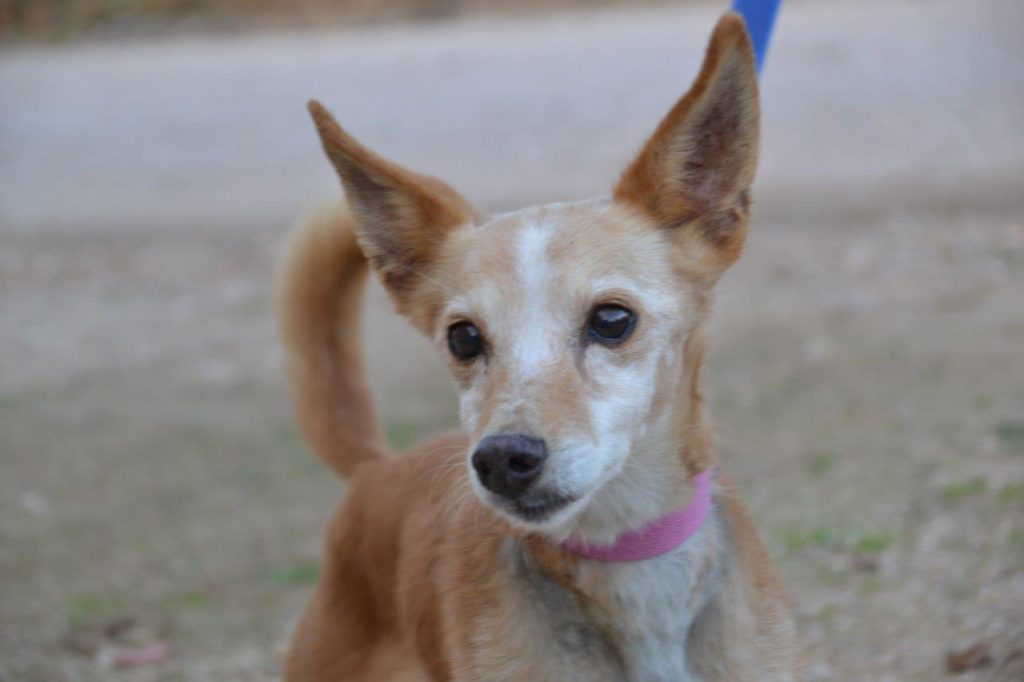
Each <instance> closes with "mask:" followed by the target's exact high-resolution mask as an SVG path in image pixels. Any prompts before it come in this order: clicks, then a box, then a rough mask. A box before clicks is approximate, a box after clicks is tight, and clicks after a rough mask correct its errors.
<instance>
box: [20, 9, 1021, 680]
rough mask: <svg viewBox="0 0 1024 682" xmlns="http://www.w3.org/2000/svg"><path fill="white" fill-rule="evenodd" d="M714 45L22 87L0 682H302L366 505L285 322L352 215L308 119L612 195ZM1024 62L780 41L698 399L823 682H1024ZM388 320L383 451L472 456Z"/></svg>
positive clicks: (473, 39) (181, 55)
mask: <svg viewBox="0 0 1024 682" xmlns="http://www.w3.org/2000/svg"><path fill="white" fill-rule="evenodd" d="M719 8H720V5H719V4H718V3H713V4H709V5H701V6H696V7H694V6H692V5H691V6H687V7H683V8H678V9H672V8H665V7H661V8H647V9H642V10H633V11H627V10H614V11H611V10H609V11H603V12H590V13H583V14H579V13H576V14H573V13H569V14H556V15H552V16H547V17H541V18H528V17H524V18H516V19H514V20H509V19H505V20H498V19H472V20H461V21H455V22H450V23H439V24H431V25H428V26H407V27H390V28H388V27H378V28H373V29H363V30H361V31H359V32H337V31H322V32H316V33H308V32H306V33H261V34H258V35H249V36H235V37H231V38H224V37H219V38H212V37H200V36H195V37H181V36H178V37H174V38H173V39H167V40H162V41H161V40H158V41H149V42H121V43H104V44H85V45H76V46H69V47H65V48H40V47H34V48H33V47H17V48H10V47H9V48H6V49H0V92H2V93H4V94H3V96H2V97H0V244H2V246H0V680H4V681H5V682H6V681H7V680H19V681H21V680H26V681H28V680H40V681H42V680H76V681H77V680H85V681H89V680H125V681H132V682H135V681H139V682H143V681H149V680H269V679H275V678H276V677H277V675H278V674H279V663H280V654H281V651H282V645H283V642H284V641H285V637H286V633H287V631H288V628H289V626H290V624H291V622H292V621H293V619H294V617H295V616H296V614H297V613H298V611H299V609H300V608H301V606H302V604H303V602H304V601H305V599H306V598H307V597H308V595H309V592H310V589H311V584H312V583H313V582H314V580H315V577H316V573H317V564H318V553H319V543H320V537H321V534H322V530H323V527H324V523H325V521H326V519H327V516H328V514H329V513H330V511H331V509H332V507H333V505H334V504H335V503H336V501H337V500H338V498H339V497H340V496H341V495H342V494H343V488H342V487H341V486H340V484H339V483H338V481H337V480H336V479H335V478H334V477H333V476H332V475H331V474H330V473H329V472H328V471H326V469H325V468H324V467H323V466H322V465H320V464H319V462H318V461H316V460H315V459H314V458H313V457H312V456H311V455H310V454H309V453H307V452H306V451H305V450H304V448H303V446H302V444H301V443H300V442H299V440H298V437H297V434H296V432H295V429H294V427H293V425H292V422H291V419H290V415H289V406H288V403H287V400H286V396H285V394H284V387H283V382H282V377H281V373H280V370H279V367H278V362H279V351H278V348H277V343H276V341H275V338H274V333H273V324H272V320H271V316H270V309H269V302H268V294H269V286H270V281H271V273H272V266H273V261H274V259H275V257H276V256H277V254H278V253H279V251H280V247H281V245H282V241H283V237H284V233H285V230H286V227H287V225H288V224H289V223H290V222H291V221H292V219H293V217H294V216H295V215H297V214H298V213H300V212H301V211H302V210H304V209H305V208H308V207H309V206H311V205H312V204H313V203H315V202H316V201H317V200H318V199H319V198H322V197H329V196H332V195H333V193H335V192H337V191H338V190H337V188H336V184H335V181H334V179H333V177H332V176H331V173H330V170H329V168H328V166H327V163H326V162H325V161H324V160H323V159H322V157H321V155H320V153H319V151H318V149H317V145H316V142H315V139H314V136H313V133H312V129H311V126H310V125H309V124H308V122H307V120H306V118H305V113H304V110H303V103H304V102H305V100H306V99H307V98H309V97H314V96H315V97H319V98H322V99H323V100H324V101H325V102H326V103H327V104H328V105H330V106H332V107H333V108H334V110H335V112H336V113H337V114H338V116H339V118H340V119H341V121H342V122H343V123H344V124H345V125H347V126H348V127H349V128H350V130H352V131H353V132H354V133H355V134H357V135H358V136H360V137H361V138H362V139H364V140H365V141H366V142H368V143H369V144H371V145H372V146H374V147H376V148H378V149H380V150H381V151H382V152H384V153H386V154H388V155H390V156H392V157H394V158H396V159H397V160H400V161H402V162H404V163H406V164H408V165H410V166H412V167H415V168H417V169H421V170H424V171H426V172H431V173H435V174H438V175H440V176H442V177H445V178H447V179H449V180H450V181H451V182H452V183H453V184H455V185H456V186H457V187H459V188H460V189H462V190H463V191H464V192H465V193H466V194H467V195H468V196H470V197H471V198H473V199H474V200H475V201H477V202H478V204H479V205H480V206H482V207H484V208H485V209H490V210H500V209H507V208H510V207H514V206H520V205H526V204H531V203H535V202H540V201H550V200H558V199H569V198H575V197H581V196H588V195H595V194H600V193H602V192H605V191H607V188H608V187H609V186H610V183H611V181H612V179H613V178H614V176H615V174H616V172H617V171H618V169H619V168H620V167H621V166H622V165H623V163H624V162H625V161H626V159H627V158H628V156H629V154H630V152H631V151H632V150H633V149H634V148H635V147H636V146H637V145H638V144H639V143H640V141H641V140H642V138H643V136H644V135H645V134H646V133H647V132H649V131H650V130H651V129H653V126H654V125H655V123H656V122H657V120H658V118H659V117H660V115H661V114H662V113H663V112H664V111H665V110H666V109H667V107H668V106H669V105H670V104H671V102H672V101H673V100H674V99H675V98H676V97H677V96H678V95H679V94H680V93H681V92H682V90H683V89H684V88H685V86H686V85H687V84H688V82H689V80H690V78H691V77H692V76H693V74H694V71H695V69H696V65H697V63H698V60H699V58H700V54H701V51H702V49H703V42H704V40H705V38H706V34H707V32H708V30H709V29H710V27H711V25H712V23H713V20H714V17H715V15H716V13H717V11H718V10H719ZM1022 28H1024V6H1022V5H1021V3H1019V2H1016V1H1015V0H1002V1H1000V0H991V1H990V0H899V1H896V2H845V1H841V2H824V1H820V2H810V1H807V2H800V1H799V0H793V1H792V2H790V3H788V4H787V6H786V7H785V8H784V10H783V15H782V18H781V23H780V26H779V28H778V32H777V34H776V38H775V44H774V45H773V51H772V53H771V54H770V55H769V58H768V64H767V72H766V74H765V76H764V79H763V99H764V112H765V117H764V152H763V162H762V165H761V172H760V179H759V181H758V186H757V199H758V202H759V204H758V211H757V216H756V221H755V224H754V226H753V230H752V237H751V241H750V244H749V249H748V251H747V254H746V256H745V258H744V260H743V261H742V263H741V264H740V265H739V266H737V268H736V269H735V270H734V272H733V273H731V274H730V275H729V276H728V278H727V280H726V282H725V283H724V287H723V290H722V292H721V296H720V298H719V303H718V309H717V318H716V323H715V333H714V344H713V349H714V350H713V359H712V367H711V376H710V385H711V389H712V391H711V393H712V400H713V404H714V414H715V417H716V420H717V423H718V430H719V434H720V438H719V444H720V450H721V454H722V458H723V459H724V461H725V462H726V464H727V466H728V467H729V468H730V469H731V470H732V471H733V472H734V474H735V475H736V477H737V478H738V479H739V481H740V483H741V485H742V487H743V489H744V491H745V494H746V496H747V499H748V501H749V503H750V505H751V507H752V508H753V510H754V512H755V514H756V518H757V521H758V525H759V527H760V530H761V533H762V535H763V537H764V539H765V540H766V542H767V544H768V545H769V547H770V548H771V551H772V553H773V554H774V556H775V557H776V558H777V560H778V562H779V564H780V566H781V568H782V571H783V573H784V576H785V578H786V581H787V586H788V589H789V592H790V595H791V598H792V602H793V607H794V610H795V612H796V614H797V616H798V620H799V624H800V633H801V637H802V640H803V642H804V644H805V647H806V650H807V655H808V660H809V678H810V679H811V680H842V681H847V680H872V681H876V680H900V681H903V680H922V681H923V680H940V679H947V678H948V679H951V680H969V681H975V680H1022V679H1024V191H1022V190H1024V135H1022V134H1021V121H1024V43H1022V41H1021V40H1020V31H1021V29H1022ZM368 317H369V322H368V325H367V327H368V328H367V333H369V334H372V335H373V339H374V343H373V344H372V346H371V348H370V354H369V362H370V366H371V374H372V379H373V383H374V385H375V387H376V389H377V394H378V396H379V400H380V403H381V405H382V408H383V410H382V411H383V413H384V415H385V418H386V423H387V430H388V433H389V434H390V436H391V438H392V440H393V441H394V442H395V443H396V444H398V445H403V444H407V443H408V442H410V441H411V440H412V439H414V438H415V437H417V436H419V435H421V434H423V433H426V432H429V431H432V430H434V429H437V428H442V427H447V426H451V425H453V424H454V416H453V415H454V401H453V397H452V393H451V390H450V388H449V386H448V384H447V380H446V379H445V377H444V375H443V373H442V371H441V369H440V367H439V365H438V363H437V362H436V361H434V360H433V359H432V358H431V357H430V355H429V350H428V348H427V344H426V343H425V342H423V341H421V340H420V339H418V338H417V337H415V336H414V335H413V334H412V333H411V332H409V331H407V330H406V329H405V328H404V326H403V325H402V323H401V321H400V320H398V319H396V318H395V317H394V316H393V315H392V314H391V313H390V312H389V310H388V308H387V305H386V302H385V300H384V298H383V295H382V294H381V293H380V291H379V290H374V291H373V292H372V293H371V296H370V301H369V310H368ZM126 643H134V644H137V645H150V644H154V643H160V644H163V645H165V646H166V657H165V659H164V660H163V661H162V662H161V663H159V664H156V665H147V666H142V667H139V668H136V669H131V670H120V669H116V668H114V667H113V666H114V662H115V658H116V653H117V651H119V650H121V649H119V647H121V648H122V649H123V648H124V647H127V646H129V644H126ZM951 653H952V654H963V655H961V656H959V657H957V656H954V657H953V659H952V660H950V661H947V656H948V655H949V654H951ZM959 668H966V670H964V671H963V672H956V670H958V669H959Z"/></svg>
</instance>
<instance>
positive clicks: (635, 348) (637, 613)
mask: <svg viewBox="0 0 1024 682" xmlns="http://www.w3.org/2000/svg"><path fill="white" fill-rule="evenodd" d="M310 111H311V113H312V115H313V117H314V120H315V122H316V125H317V128H318V130H319V131H320V134H321V138H322V140H323V143H324V148H325V150H326V152H327V154H328V156H329V158H330V159H331V161H332V162H333V163H334V165H335V167H336V169H337V170H338V173H339V175H340V176H341V178H342V182H343V185H344V187H345V190H346V194H347V196H348V199H349V201H350V202H351V205H352V206H353V214H352V215H350V214H349V213H348V212H347V210H346V209H345V208H344V207H342V206H334V207H331V208H329V209H326V210H325V211H324V212H321V213H320V214H318V215H317V216H314V217H313V218H312V219H310V220H309V221H307V222H306V223H304V224H303V225H302V226H301V227H300V228H299V230H298V231H297V233H296V236H295V237H294V239H293V242H292V245H291V247H290V249H289V251H288V255H287V256H286V258H285V261H284V266H283V267H282V270H281V273H280V275H279V289H278V315H279V319H280V327H281V336H282V340H283V342H284V344H285V347H286V350H287V353H288V374H289V379H290V381H291V385H292V392H293V395H294V398H295V403H296V411H297V418H298V421H299V424H300V426H301V428H302V431H303V434H304V436H305V437H306V439H307V440H308V441H309V442H310V444H311V446H312V447H313V448H314V449H315V450H316V451H317V452H318V453H319V454H321V456H323V457H324V458H325V459H326V460H327V461H328V462H329V463H330V464H331V465H332V466H333V467H334V468H335V469H337V470H338V471H339V472H341V473H342V474H343V475H345V476H347V477H348V478H350V481H351V484H350V488H349V492H348V495H347V497H346V499H345V501H344V503H343V504H342V505H341V507H340V508H339V509H338V511H337V512H336V514H335V516H334V518H333V520H332V522H331V525H330V529H329V531H328V534H327V538H326V542H325V547H324V567H323V573H322V576H321V579H320V583H319V585H318V587H317V590H316V593H315V595H314V596H313V599H312V601H311V602H310V604H309V606H308V607H307V609H306V611H305V613H304V615H303V617H302V619H301V621H300V623H299V626H298V628H297V630H296V632H295V635H294V639H293V644H292V647H291V651H290V654H289V659H288V666H287V679H288V680H290V681H291V682H306V681H309V682H313V681H326V680H357V681H358V680H366V681H370V680H373V681H377V680H432V681H435V682H437V681H448V680H452V681H460V682H468V681H479V680H487V681H488V682H490V681H496V680H510V681H511V680H517V681H537V682H543V681H547V680H552V681H554V680H558V681H561V680H581V681H582V680H586V681H587V682H593V681H596V680H609V681H612V680H643V681H646V680H663V679H694V680H697V679H699V680H706V681H710V680H720V681H724V680H736V681H739V680H795V679H799V677H800V666H799V662H798V657H797V653H796V646H795V644H794V636H793V626H792V622H791V619H790V616H789V614H788V610H787V607H786V602H785V596H784V594H783V590H782V586H781V583H780V581H779V579H778V577H777V575H776V573H775V571H774V568H773V567H772V564H771V561H770V559H769V557H768V555H767V553H766V552H765V550H764V548H763V547H762V546H761V544H760V542H759V541H758V539H757V536H756V533H755V531H754V528H753V525H752V523H751V521H750V519H749V516H748V514H747V512H746V511H745V509H744V507H743V505H742V503H741V502H740V500H739V497H738V495H737V493H736V491H735V489H734V487H733V486H732V484H731V483H730V481H729V479H728V477H727V476H725V475H724V473H722V472H719V474H718V475H717V477H716V492H715V496H714V508H713V512H712V516H711V517H710V518H709V520H708V522H707V523H705V525H704V527H702V528H701V530H700V531H699V532H698V533H697V534H696V535H695V536H694V537H693V538H691V539H690V540H688V541H687V543H686V544H684V545H683V546H682V547H681V548H679V549H677V550H675V551H673V552H671V553H669V554H666V555H664V556H661V557H656V558H652V559H647V560H644V561H641V562H635V563H633V564H604V563H602V562H598V561H593V560H589V559H585V558H582V557H580V556H578V555H575V554H573V553H571V552H569V551H568V550H566V549H563V548H562V547H561V545H560V544H558V541H559V540H561V539H563V538H564V537H566V536H567V535H568V534H573V535H576V536H578V537H584V538H587V539H588V541H590V540H595V541H598V542H602V541H611V540H613V539H614V538H615V537H617V536H618V535H620V534H621V533H622V532H625V531H627V530H631V529H634V528H636V527H638V526H639V525H641V524H643V523H646V522H647V521H649V520H652V519H653V518H657V517H658V516H661V515H663V514H665V513H667V512H669V511H671V510H673V509H675V508H677V507H679V506H680V505H682V504H685V503H686V502H687V501H688V500H689V498H690V496H691V494H692V487H691V483H690V479H691V477H692V476H693V475H695V474H697V473H700V472H702V471H705V470H707V469H708V468H710V467H713V466H715V463H716V462H715V456H714V451H713V444H712V436H711V433H712V431H711V425H710V421H709V418H708V416H707V414H706V409H705V406H704V401H703V397H702V392H701V371H702V367H703V363H704V359H705V356H706V351H707V337H706V332H705V328H706V323H707V319H708V316H709V314H710V307H711V290H712V287H713V285H714V283H715V281H716V280H717V279H718V277H719V275H720V274H721V273H722V271H723V270H724V269H725V268H726V267H728V265H729V264H731V263H732V262H733V261H734V260H735V259H736V258H737V257H738V255H739V252H740V250H741V248H742V244H743V239H744V236H745V233H746V221H747V213H748V209H749V198H748V191H749V185H750V182H751V181H752V179H753V174H754V167H755V165H756V156H757V137H758V133H757V126H758V122H757V118H758V113H757V91H756V82H755V75H754V68H753V60H752V52H751V49H750V45H749V41H748V39H747V38H746V34H745V30H744V28H743V25H742V21H741V20H739V19H738V18H737V17H736V16H735V15H727V16H726V17H725V18H723V20H722V21H721V22H719V25H718V26H717V27H716V30H715V34H714V36H713V38H712V41H711V45H710V47H709V49H708V55H707V58H706V60H705V64H704V67H703V69H702V71H701V74H700V76H699V77H698V79H697V81H696V83H695V85H694V87H693V88H692V89H691V91H690V92H689V93H688V94H687V95H686V96H684V97H683V99H682V100H680V102H679V104H677V105H676V107H674V108H673V109H672V111H671V112H669V114H668V116H667V117H666V118H665V120H664V121H663V122H662V124H661V125H660V126H659V127H658V129H657V131H656V132H655V134H654V136H653V137H652V138H651V140H650V141H649V142H648V144H647V145H646V146H645V147H644V148H643V149H642V150H641V152H640V154H639V155H638V156H637V159H636V160H635V161H634V162H633V163H632V164H631V165H630V167H629V168H627V170H626V172H625V173H624V174H623V177H622V180H621V181H620V183H619V185H618V187H617V188H616V190H615V192H614V194H613V198H612V199H611V200H610V201H597V202H583V203H579V204H573V205H563V206H559V205H555V206H550V207H538V208H534V209H528V210H526V211H522V212H518V213H515V214H510V215H508V216H499V217H496V218H494V219H492V220H489V221H482V220H481V219H480V218H479V216H478V215H477V214H476V213H475V212H474V211H473V209H472V208H470V206H469V204H468V202H466V201H465V200H463V199H462V198H461V197H459V196H458V194H456V193H455V192H454V190H452V189H451V188H449V187H448V186H447V185H445V184H444V183H441V182H440V181H437V180H434V179H432V178H426V177H424V176H420V175H417V174H415V173H412V172H410V171H407V170H405V169H403V168H400V167H399V166H397V165H395V164H393V163H391V162H389V161H385V160H384V159H381V158H380V157H378V156H376V155H374V154H372V153H371V152H369V151H368V150H366V149H364V148H363V147H361V146H360V145H359V144H358V143H356V142H355V141H354V140H353V139H352V138H351V137H350V136H348V135H347V134H346V133H344V131H342V129H341V128H340V127H338V126H337V124H336V123H334V121H333V119H332V118H331V117H330V115H329V114H328V113H327V112H326V110H324V109H323V108H322V107H320V106H319V105H318V104H315V103H314V104H311V106H310ZM363 253H366V254H367V255H368V256H369V260H370V262H371V263H372V265H373V267H374V269H375V270H376V271H377V272H378V273H379V274H380V275H381V278H382V281H383V282H384V284H385V286H386V287H387V288H388V291H389V293H390V294H391V296H392V299H393V300H394V302H395V304H396V307H397V308H398V310H399V311H400V312H402V313H403V314H404V315H406V316H407V317H408V318H409V319H410V320H411V321H412V323H413V324H414V325H415V326H416V327H417V328H419V329H420V330H421V331H423V332H424V333H425V334H426V335H427V336H428V337H429V338H431V339H433V340H434V342H435V343H436V344H437V345H438V350H439V352H441V353H442V354H443V355H444V356H445V357H449V356H448V354H447V350H446V340H445V339H446V330H447V329H448V327H449V325H451V324H452V323H457V322H459V321H463V320H469V321H472V322H473V323H474V324H477V325H478V326H479V328H480V330H481V332H482V334H483V336H484V338H486V339H487V342H488V352H487V355H486V358H484V359H479V360H474V361H471V362H464V361H456V360H454V359H452V358H450V357H449V362H450V366H451V372H452V376H453V379H454V381H455V384H456V387H457V389H458V390H459V392H460V395H461V397H462V417H463V425H464V427H465V430H466V435H464V436H463V435H450V436H442V437H439V438H435V439H433V440H430V441H428V442H425V443H423V444H421V445H419V446H417V447H415V448H414V449H413V450H411V451H410V452H408V453H405V454H403V455H402V456H400V457H395V456H391V455H389V454H388V452H387V450H386V448H385V447H384V446H383V445H382V444H381V437H380V430H379V427H378V425H377V420H376V417H375V412H374V408H373V405H372V401H371V399H370V396H369V394H368V392H367V390H366V386H365V382H364V380H363V378H362V373H361V368H360V366H359V347H358V324H357V321H358V319H359V311H358V305H359V298H360V294H361V291H362V285H363V281H364V276H365V273H366V271H367V263H366V260H365V259H364V258H363V256H362V254H363ZM537 280H539V281H537ZM607 303H615V304H617V305H623V306H625V307H627V308H629V309H631V310H634V311H636V312H637V314H638V319H639V322H638V323H637V328H636V331H635V333H634V335H633V336H632V337H630V338H629V339H628V340H627V341H626V342H624V343H623V344H622V345H621V346H620V347H617V348H615V349H613V350H610V349H607V348H595V347H593V346H592V345H589V344H588V343H587V342H585V340H583V339H582V338H581V337H580V333H579V324H580V321H581V320H586V319H587V316H588V311H589V310H591V309H592V308H593V307H594V306H595V305H596V304H607ZM622 377H626V378H627V379H626V380H625V383H626V384H631V385H622V381H623V380H622V379H621V378H622ZM616 382H619V383H616ZM645 382H646V383H649V386H646V387H644V386H639V385H637V384H642V383H645ZM609 401H610V402H609ZM616 401H617V402H616ZM623 415H626V416H625V417H624V416H623ZM495 433H528V434H537V435H539V436H542V437H543V438H544V439H545V441H546V442H547V443H548V447H549V449H550V450H551V456H550V457H549V464H548V465H547V466H550V468H551V470H552V473H551V476H552V477H554V476H555V475H556V473H555V472H557V471H558V470H559V469H558V467H562V473H563V474H564V475H565V476H566V478H565V480H566V481H569V482H571V483H572V484H573V485H576V486H583V487H582V488H580V489H579V490H577V491H576V492H579V493H580V494H581V495H582V496H581V497H580V498H579V499H574V500H573V501H572V502H571V504H569V506H568V507H567V509H569V510H570V511H569V512H566V513H565V515H563V516H557V514H556V515H555V516H554V517H552V519H553V520H550V521H547V520H545V521H538V522H537V523H533V522H525V521H520V520H517V519H516V518H514V516H512V515H510V513H507V512H506V511H502V510H500V509H498V508H497V507H496V506H495V504H496V502H495V501H494V500H493V499H491V498H490V497H488V496H487V494H486V491H483V490H482V489H480V488H479V485H478V484H477V482H476V480H475V477H473V476H471V473H472V472H471V469H470V467H469V466H468V462H467V456H468V453H469V452H470V450H471V448H472V447H473V444H474V443H476V442H478V441H479V440H480V439H481V438H483V437H484V436H487V435H489V434H495ZM609 438H611V439H614V440H615V442H616V443H619V445H617V446H616V447H615V448H612V449H611V450H608V449H607V448H606V447H605V446H606V445H607V443H606V442H605V441H606V440H608V439H609ZM588 448H591V450H589V451H588ZM581 449H582V450H581ZM606 450H607V451H606ZM581 452H582V454H581ZM598 453H604V454H603V455H602V456H604V457H610V458H611V459H608V460H607V462H604V460H601V459H600V457H598ZM622 457H626V458H627V459H626V460H621V458H622ZM616 458H619V459H616ZM602 462H604V463H602ZM599 466H600V467H604V468H601V469H599V468H597V467H599ZM566 472H568V473H566ZM547 474H548V469H545V475H547ZM570 474H571V475H570ZM584 474H586V476H590V477H591V478H590V479H587V478H586V476H584ZM598 474H600V476H598ZM584 479H586V481H587V482H585V483H580V481H582V480H584ZM591 479H593V480H591ZM553 480H557V479H553ZM565 485H569V484H568V483H566V484H565ZM652 652H653V653H652ZM660 656H664V660H661V659H660V658H659V657H660Z"/></svg>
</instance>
